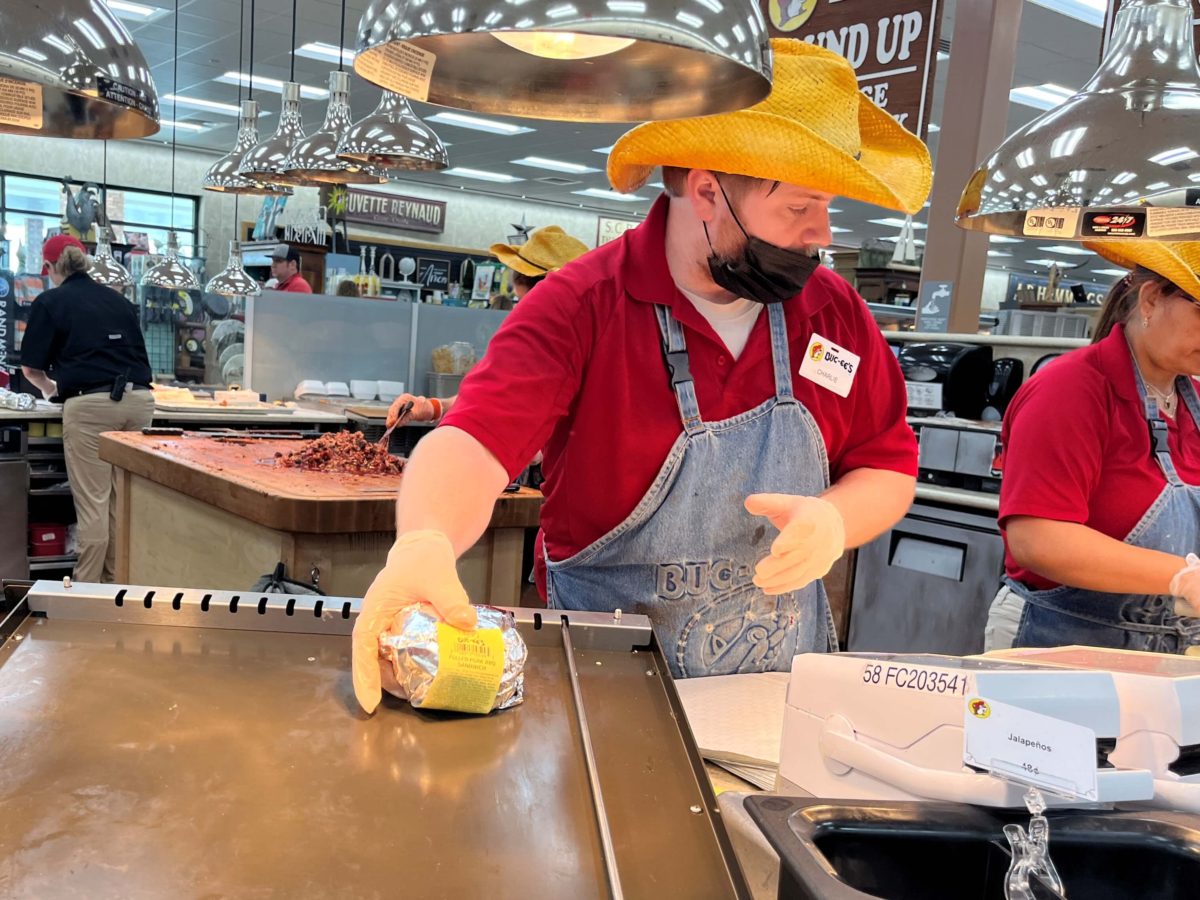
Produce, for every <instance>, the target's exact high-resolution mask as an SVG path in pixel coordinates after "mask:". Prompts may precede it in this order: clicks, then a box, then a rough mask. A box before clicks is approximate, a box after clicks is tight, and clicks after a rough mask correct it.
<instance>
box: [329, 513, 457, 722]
mask: <svg viewBox="0 0 1200 900" xmlns="http://www.w3.org/2000/svg"><path fill="white" fill-rule="evenodd" d="M413 603H425V604H428V605H429V606H430V607H432V608H433V610H434V612H436V613H437V614H438V615H439V616H440V617H441V618H442V619H443V620H445V621H446V622H448V623H449V624H451V625H454V626H455V627H457V628H462V629H464V630H470V629H472V628H474V627H475V621H476V619H475V610H474V609H472V608H471V603H470V600H468V599H467V592H466V590H465V589H464V588H463V586H462V582H461V581H459V580H458V571H457V569H456V568H455V559H454V547H453V546H451V544H450V539H449V538H448V537H446V535H444V534H442V533H441V532H440V531H410V532H409V533H408V534H405V535H401V537H400V538H399V539H397V541H396V543H395V544H393V545H392V549H391V550H390V551H389V552H388V557H387V564H386V565H385V566H384V567H383V571H382V572H380V573H379V574H378V575H376V576H375V580H374V581H373V582H372V583H371V587H370V588H368V589H367V595H366V597H364V598H363V605H362V611H361V612H360V613H359V614H358V620H357V621H356V622H355V623H354V643H353V654H354V655H353V663H352V666H351V669H352V671H353V674H354V696H355V697H356V698H357V699H358V703H359V706H361V707H362V708H363V709H364V710H366V711H367V712H368V713H372V712H374V711H375V707H377V706H378V705H379V700H380V697H381V696H382V693H381V692H382V690H383V689H382V686H381V682H380V670H379V666H380V657H379V637H380V635H382V634H383V633H384V632H385V631H387V630H388V627H389V626H390V625H391V624H392V619H393V618H395V616H396V613H398V612H399V611H400V610H402V609H404V607H406V606H410V605H412V604H413Z"/></svg>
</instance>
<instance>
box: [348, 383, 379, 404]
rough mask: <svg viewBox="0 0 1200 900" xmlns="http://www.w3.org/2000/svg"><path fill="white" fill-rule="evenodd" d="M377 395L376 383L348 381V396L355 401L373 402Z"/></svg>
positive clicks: (377, 384) (377, 387)
mask: <svg viewBox="0 0 1200 900" xmlns="http://www.w3.org/2000/svg"><path fill="white" fill-rule="evenodd" d="M378 393H379V382H378V381H360V380H358V379H351V381H350V394H351V396H353V397H354V399H355V400H374V399H375V396H376V395H377V394H378Z"/></svg>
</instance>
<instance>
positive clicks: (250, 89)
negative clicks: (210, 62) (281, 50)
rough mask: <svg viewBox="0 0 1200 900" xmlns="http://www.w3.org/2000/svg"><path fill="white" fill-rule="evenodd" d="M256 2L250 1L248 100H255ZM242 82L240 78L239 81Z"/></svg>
mask: <svg viewBox="0 0 1200 900" xmlns="http://www.w3.org/2000/svg"><path fill="white" fill-rule="evenodd" d="M255 21H256V20H255V18H254V0H250V71H249V72H248V73H247V78H246V82H247V84H246V99H247V100H253V99H254V23H255ZM238 80H239V81H240V80H241V79H240V78H239V79H238Z"/></svg>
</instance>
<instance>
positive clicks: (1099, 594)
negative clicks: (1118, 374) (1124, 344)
mask: <svg viewBox="0 0 1200 900" xmlns="http://www.w3.org/2000/svg"><path fill="white" fill-rule="evenodd" d="M1134 374H1135V377H1136V378H1137V387H1138V395H1139V396H1140V397H1141V399H1142V406H1143V408H1144V409H1145V412H1146V423H1147V425H1149V427H1150V447H1151V452H1152V453H1153V454H1154V458H1155V460H1156V461H1157V462H1158V465H1159V468H1161V469H1162V472H1163V475H1164V476H1165V477H1166V479H1167V485H1166V487H1164V488H1163V491H1162V493H1161V494H1159V495H1158V499H1156V500H1155V501H1154V503H1153V504H1151V506H1150V508H1149V509H1148V510H1146V514H1145V515H1144V516H1142V518H1141V520H1140V521H1139V522H1138V523H1137V525H1135V526H1134V528H1133V530H1132V531H1130V532H1129V534H1128V535H1126V536H1125V543H1126V544H1131V545H1133V546H1134V547H1143V548H1147V549H1151V550H1161V551H1163V552H1164V553H1174V554H1175V555H1176V556H1186V555H1187V554H1188V553H1194V552H1197V551H1200V487H1192V486H1191V485H1187V484H1184V483H1183V481H1181V480H1180V478H1179V474H1178V473H1177V472H1176V471H1175V464H1174V463H1173V462H1172V461H1171V451H1170V448H1169V447H1168V444H1167V423H1166V422H1164V421H1163V420H1162V419H1161V418H1159V415H1158V406H1157V404H1155V402H1154V401H1153V400H1151V399H1149V398H1148V397H1147V396H1146V384H1145V382H1144V381H1143V380H1142V376H1141V373H1140V372H1138V371H1137V368H1136V366H1135V367H1134ZM1175 389H1176V391H1177V392H1178V394H1179V396H1180V397H1181V398H1183V405H1184V406H1186V407H1187V411H1188V413H1190V414H1191V416H1192V419H1193V420H1194V421H1196V422H1197V423H1200V397H1197V394H1196V386H1195V383H1194V382H1193V381H1192V379H1191V378H1187V377H1182V376H1181V377H1179V378H1177V379H1176V380H1175ZM1005 581H1006V583H1007V584H1008V587H1009V588H1010V589H1011V590H1012V591H1013V593H1015V594H1017V595H1018V596H1019V597H1021V598H1022V599H1023V600H1024V601H1025V609H1024V611H1023V612H1022V613H1021V624H1020V626H1019V627H1018V628H1017V638H1016V641H1015V642H1014V644H1013V646H1015V647H1060V646H1063V645H1065V644H1086V645H1087V646H1090V647H1115V648H1118V649H1123V650H1148V651H1153V652H1155V653H1183V652H1184V651H1185V650H1186V649H1187V648H1188V647H1190V646H1193V645H1195V644H1200V619H1196V618H1191V617H1184V616H1179V615H1176V614H1175V600H1174V598H1172V597H1168V596H1165V595H1146V594H1112V593H1106V592H1104V591H1089V590H1083V589H1081V588H1073V587H1070V586H1068V585H1062V586H1060V587H1056V588H1051V589H1049V590H1043V591H1034V590H1030V589H1029V588H1027V587H1026V586H1025V585H1023V584H1020V583H1019V582H1015V581H1013V580H1012V579H1005Z"/></svg>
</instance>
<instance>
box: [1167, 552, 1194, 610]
mask: <svg viewBox="0 0 1200 900" xmlns="http://www.w3.org/2000/svg"><path fill="white" fill-rule="evenodd" d="M1169 590H1170V591H1171V596H1172V597H1174V598H1175V613H1176V614H1177V615H1180V616H1200V556H1197V555H1196V554H1195V553H1189V554H1188V555H1187V565H1186V566H1184V567H1183V568H1182V569H1180V570H1179V571H1178V572H1176V573H1175V575H1174V577H1172V578H1171V587H1170V588H1169Z"/></svg>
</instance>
